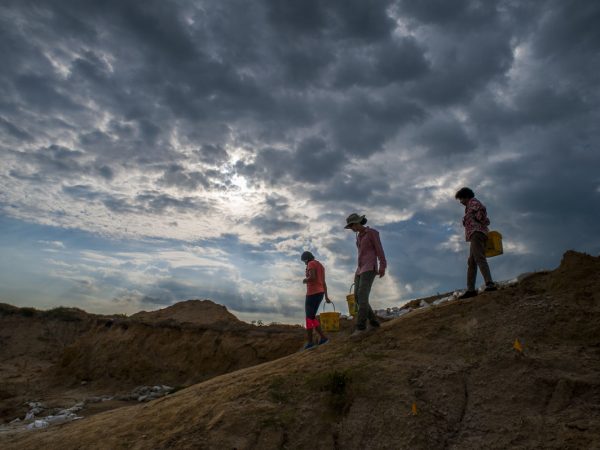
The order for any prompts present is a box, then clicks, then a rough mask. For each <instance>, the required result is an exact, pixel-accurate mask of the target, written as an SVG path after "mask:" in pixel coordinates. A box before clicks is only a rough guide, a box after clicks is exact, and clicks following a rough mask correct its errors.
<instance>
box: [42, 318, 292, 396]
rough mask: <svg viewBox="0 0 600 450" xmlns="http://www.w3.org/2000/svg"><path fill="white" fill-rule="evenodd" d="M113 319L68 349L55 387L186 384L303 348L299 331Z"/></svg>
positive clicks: (58, 366)
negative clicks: (82, 384)
mask: <svg viewBox="0 0 600 450" xmlns="http://www.w3.org/2000/svg"><path fill="white" fill-rule="evenodd" d="M223 323H224V322H217V323H211V324H210V325H191V324H189V323H186V324H180V323H177V322H173V321H162V322H154V323H141V322H138V321H137V320H117V321H109V322H105V323H103V324H98V325H97V326H96V327H94V328H93V329H91V330H90V331H89V332H88V333H86V334H85V335H83V336H82V337H81V338H80V339H78V340H77V341H76V342H74V343H73V344H72V345H71V346H69V347H68V348H66V349H65V350H64V352H63V354H62V356H61V358H60V360H59V361H58V363H57V364H56V365H55V366H54V367H53V378H54V380H55V383H57V384H61V385H66V386H71V385H77V384H80V383H81V382H85V383H87V384H90V385H93V386H96V387H99V386H102V387H104V388H110V389H113V391H114V390H118V389H124V388H130V387H132V386H135V385H139V384H170V385H174V386H181V385H186V386H187V385H190V384H193V383H198V382H200V381H202V380H206V379H208V378H212V377H214V376H217V375H221V374H224V373H227V372H231V371H234V370H238V369H241V368H244V367H249V366H252V365H255V364H260V363H263V362H266V361H271V360H273V359H277V358H280V357H282V356H285V355H289V354H290V353H292V352H295V351H297V350H298V349H299V348H300V347H301V345H302V336H303V331H302V329H301V328H300V327H292V326H281V325H280V326H272V327H270V326H269V327H254V326H252V325H248V324H245V323H243V322H241V321H238V320H237V319H236V322H235V324H236V326H235V327H232V326H231V324H230V323H229V325H228V326H223Z"/></svg>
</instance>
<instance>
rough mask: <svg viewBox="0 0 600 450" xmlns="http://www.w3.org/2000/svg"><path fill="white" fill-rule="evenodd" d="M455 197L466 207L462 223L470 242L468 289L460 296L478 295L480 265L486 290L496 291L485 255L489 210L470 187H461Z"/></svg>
mask: <svg viewBox="0 0 600 450" xmlns="http://www.w3.org/2000/svg"><path fill="white" fill-rule="evenodd" d="M454 197H455V198H456V199H457V200H458V201H459V202H460V203H461V204H462V205H463V206H464V207H465V215H464V217H463V221H462V223H463V226H464V227H465V240H466V241H467V242H470V248H469V259H468V262H467V290H466V291H465V292H464V293H463V294H462V295H461V296H460V297H459V298H469V297H475V296H476V295H477V290H476V289H475V281H476V280H477V268H478V267H479V271H480V272H481V275H482V276H483V279H484V280H485V290H486V291H495V290H496V289H497V287H496V284H495V283H494V282H493V280H492V274H491V273H490V267H489V265H488V263H487V259H486V257H485V243H486V241H487V234H488V232H489V230H488V226H489V224H490V219H489V218H488V216H487V210H486V209H485V206H483V204H482V203H481V202H480V201H479V200H477V199H476V198H475V193H474V192H473V191H472V190H471V189H469V188H468V187H464V188H462V189H460V190H459V191H458V192H457V193H456V195H455V196H454Z"/></svg>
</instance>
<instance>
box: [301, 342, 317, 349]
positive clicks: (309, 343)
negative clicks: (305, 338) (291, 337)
mask: <svg viewBox="0 0 600 450" xmlns="http://www.w3.org/2000/svg"><path fill="white" fill-rule="evenodd" d="M315 347H316V345H315V343H314V342H308V343H307V344H306V345H305V346H304V350H310V349H311V348H315Z"/></svg>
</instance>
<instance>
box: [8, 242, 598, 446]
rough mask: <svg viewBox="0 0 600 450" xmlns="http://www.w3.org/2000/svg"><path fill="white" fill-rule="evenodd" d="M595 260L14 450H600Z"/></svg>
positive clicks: (569, 256) (24, 442)
mask: <svg viewBox="0 0 600 450" xmlns="http://www.w3.org/2000/svg"><path fill="white" fill-rule="evenodd" d="M599 273H600V258H596V257H591V256H588V255H583V254H579V253H575V252H567V253H566V254H565V255H564V257H563V260H562V262H561V265H560V267H559V268H557V269H556V270H554V271H552V272H546V273H537V274H533V275H531V276H529V277H527V278H525V279H523V280H522V281H520V282H519V283H517V284H514V285H511V286H510V287H507V288H505V289H502V290H500V291H498V292H491V293H485V294H483V295H480V296H478V297H475V298H471V299H468V300H455V301H448V302H445V303H442V304H439V305H434V306H431V307H428V308H426V309H419V310H415V311H413V312H410V313H408V314H405V315H403V316H402V317H400V318H398V319H394V320H391V321H388V322H386V323H384V324H383V326H382V327H381V329H380V330H378V331H376V332H374V333H372V334H369V335H368V336H366V337H365V338H363V339H361V340H359V341H352V340H350V339H338V340H337V342H334V343H332V344H328V345H325V346H322V347H319V348H318V349H316V350H314V351H308V352H301V353H295V354H292V355H289V356H286V357H283V358H280V359H278V360H275V361H271V362H267V363H264V364H260V365H257V366H253V367H248V368H245V369H241V370H237V371H235V372H231V373H228V374H225V375H221V376H217V377H214V378H212V379H210V380H207V381H204V382H202V383H199V384H196V385H194V386H191V387H189V388H187V389H183V390H180V391H178V392H175V393H173V394H171V395H168V396H166V397H163V398H161V399H158V400H155V401H152V402H150V403H146V404H144V405H139V406H132V407H126V408H120V409H117V410H114V411H109V412H105V413H102V414H98V415H95V416H93V417H90V418H86V419H84V420H81V421H77V422H72V423H69V424H66V425H63V426H60V427H51V428H48V429H45V430H40V431H35V432H31V433H16V434H5V435H1V436H0V445H1V446H2V447H3V448H6V449H35V448H40V447H42V446H43V447H48V448H63V449H71V448H72V449H75V448H86V449H104V448H111V449H113V448H114V449H117V448H136V449H147V448H153V449H166V448H190V449H192V448H207V449H223V448H237V449H271V448H273V449H276V448H289V449H304V448H317V449H319V448H322V449H331V448H343V449H365V448H373V449H375V448H377V449H379V448H390V449H398V448H423V449H432V448H498V449H500V448H556V449H559V448H560V449H564V448H597V447H599V446H600V379H599V378H598V373H600V333H599V332H598V330H600V294H599V292H600V277H599V276H598V275H599Z"/></svg>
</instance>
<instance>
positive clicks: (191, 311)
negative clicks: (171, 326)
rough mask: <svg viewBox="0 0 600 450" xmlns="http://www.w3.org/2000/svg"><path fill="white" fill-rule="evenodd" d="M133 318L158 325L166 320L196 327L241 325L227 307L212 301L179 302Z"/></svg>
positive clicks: (142, 312)
mask: <svg viewBox="0 0 600 450" xmlns="http://www.w3.org/2000/svg"><path fill="white" fill-rule="evenodd" d="M131 318H132V319H138V320H140V321H142V322H146V323H156V322H162V321H166V320H174V321H176V322H180V323H191V324H194V325H208V324H217V323H223V324H226V323H229V324H231V323H240V320H239V319H238V318H237V317H235V316H234V315H233V314H231V313H230V312H229V311H227V308H226V307H225V306H223V305H218V304H216V303H214V302H212V301H210V300H188V301H185V302H179V303H175V304H174V305H171V306H169V307H167V308H164V309H159V310H157V311H151V312H146V311H140V312H138V313H136V314H133V315H132V316H131Z"/></svg>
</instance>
